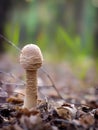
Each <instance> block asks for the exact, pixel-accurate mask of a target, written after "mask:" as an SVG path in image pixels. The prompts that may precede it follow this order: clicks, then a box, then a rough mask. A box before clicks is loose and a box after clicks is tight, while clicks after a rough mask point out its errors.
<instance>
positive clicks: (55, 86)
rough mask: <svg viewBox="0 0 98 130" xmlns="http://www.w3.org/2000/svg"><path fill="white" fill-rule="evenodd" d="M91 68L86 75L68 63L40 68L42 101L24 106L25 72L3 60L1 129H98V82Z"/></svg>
mask: <svg viewBox="0 0 98 130" xmlns="http://www.w3.org/2000/svg"><path fill="white" fill-rule="evenodd" d="M94 76H95V71H94V68H91V69H90V70H89V71H88V73H87V76H86V77H85V79H82V80H81V79H80V78H78V76H76V75H75V74H74V71H73V69H72V68H71V66H70V65H69V64H67V63H62V64H58V65H55V64H44V65H43V67H42V68H41V69H40V70H39V72H38V97H39V99H38V105H37V106H36V107H35V108H32V109H30V110H28V109H25V108H22V106H23V99H24V96H25V86H26V83H25V72H24V70H23V69H22V68H21V66H20V65H19V63H17V62H16V61H14V62H13V61H12V60H10V59H9V58H8V57H7V56H4V57H3V58H1V60H0V130H32V129H33V130H98V85H97V81H96V82H95V81H94V78H95V77H94Z"/></svg>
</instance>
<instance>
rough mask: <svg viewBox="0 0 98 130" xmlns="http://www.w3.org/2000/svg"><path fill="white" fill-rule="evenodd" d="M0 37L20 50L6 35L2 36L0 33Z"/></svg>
mask: <svg viewBox="0 0 98 130" xmlns="http://www.w3.org/2000/svg"><path fill="white" fill-rule="evenodd" d="M0 37H1V38H2V39H4V40H5V41H6V42H7V43H9V44H10V45H11V46H13V47H15V48H16V49H17V50H18V51H20V48H18V47H17V46H16V45H15V44H14V43H13V42H11V41H10V40H8V39H7V38H6V37H4V36H3V35H2V34H0Z"/></svg>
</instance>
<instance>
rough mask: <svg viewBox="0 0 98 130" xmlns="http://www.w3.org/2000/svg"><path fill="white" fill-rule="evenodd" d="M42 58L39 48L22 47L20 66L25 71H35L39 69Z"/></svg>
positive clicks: (33, 45)
mask: <svg viewBox="0 0 98 130" xmlns="http://www.w3.org/2000/svg"><path fill="white" fill-rule="evenodd" d="M42 62H43V56H42V53H41V50H40V48H39V47H38V46H37V45H35V44H28V45H26V46H24V47H23V49H22V50H21V54H20V64H21V65H22V66H23V68H24V69H26V70H35V69H38V68H40V67H41V65H42Z"/></svg>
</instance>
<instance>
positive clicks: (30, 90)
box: [20, 44, 43, 109]
mask: <svg viewBox="0 0 98 130" xmlns="http://www.w3.org/2000/svg"><path fill="white" fill-rule="evenodd" d="M42 61H43V56H42V53H41V50H40V48H39V47H38V46H37V45H35V44H28V45H26V46H24V47H23V49H22V50H21V54H20V64H21V65H22V67H23V68H24V69H25V71H26V91H25V98H24V106H23V107H24V108H27V109H30V108H32V107H35V106H36V105H37V70H38V68H40V67H41V65H42Z"/></svg>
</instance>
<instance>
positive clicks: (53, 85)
mask: <svg viewBox="0 0 98 130" xmlns="http://www.w3.org/2000/svg"><path fill="white" fill-rule="evenodd" d="M41 70H42V71H43V72H44V73H45V74H46V76H47V77H48V78H49V80H50V81H51V83H52V87H53V88H54V89H55V91H56V92H57V94H58V96H59V97H60V98H61V99H63V100H64V98H63V97H62V96H61V94H60V93H59V91H58V89H57V88H56V86H55V84H54V82H53V80H52V78H51V76H50V75H49V74H48V72H47V71H46V70H45V69H43V68H41Z"/></svg>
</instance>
